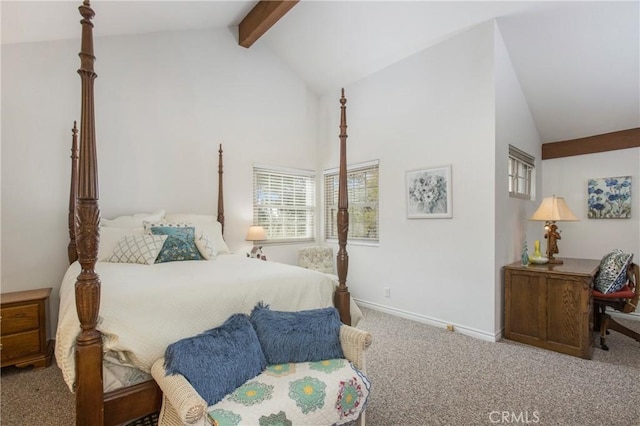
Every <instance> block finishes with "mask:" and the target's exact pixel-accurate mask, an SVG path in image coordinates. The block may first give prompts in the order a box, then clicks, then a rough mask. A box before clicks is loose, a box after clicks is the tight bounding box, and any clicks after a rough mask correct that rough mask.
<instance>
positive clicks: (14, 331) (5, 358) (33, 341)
mask: <svg viewBox="0 0 640 426" xmlns="http://www.w3.org/2000/svg"><path fill="white" fill-rule="evenodd" d="M50 294H51V288H41V289H37V290H27V291H17V292H15V293H3V294H2V295H0V301H1V304H2V306H1V307H0V360H1V364H2V365H1V366H2V367H5V366H8V365H15V366H17V367H26V366H29V365H33V366H34V367H47V366H48V365H49V364H51V354H52V352H53V345H52V342H51V341H48V340H47V330H48V325H49V312H48V311H49V306H48V305H49V295H50Z"/></svg>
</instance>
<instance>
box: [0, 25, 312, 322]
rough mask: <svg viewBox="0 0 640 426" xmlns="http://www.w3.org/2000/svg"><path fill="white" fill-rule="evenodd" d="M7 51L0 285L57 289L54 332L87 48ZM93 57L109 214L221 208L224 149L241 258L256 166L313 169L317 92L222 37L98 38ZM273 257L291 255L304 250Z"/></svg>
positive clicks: (271, 60) (280, 250)
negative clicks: (221, 153) (75, 127)
mask: <svg viewBox="0 0 640 426" xmlns="http://www.w3.org/2000/svg"><path fill="white" fill-rule="evenodd" d="M79 33H80V26H78V34H79ZM2 50H3V51H2V55H3V57H2V255H3V256H2V291H3V292H8V291H18V290H25V289H32V288H39V287H53V288H54V293H53V295H52V306H51V308H52V309H51V311H52V314H53V315H52V316H53V318H52V326H55V324H56V322H57V318H56V313H57V298H58V291H57V290H58V287H59V285H60V281H61V279H62V275H63V273H64V271H65V269H66V266H67V255H66V245H67V242H68V234H67V206H68V202H69V201H68V200H69V198H68V197H69V195H68V194H69V173H70V161H69V153H70V151H69V149H70V146H71V131H70V129H71V126H72V122H73V120H79V109H80V78H79V76H78V75H77V74H76V70H77V69H78V68H79V59H78V55H77V54H78V51H79V40H72V41H59V42H47V43H27V44H17V45H3V47H2ZM95 52H96V56H97V61H96V64H95V68H96V72H97V74H98V78H97V80H96V118H97V120H96V121H97V123H96V128H97V143H98V161H99V176H100V189H101V192H100V207H101V211H102V215H103V216H104V217H112V216H115V215H120V214H131V213H134V212H144V211H151V210H154V209H157V208H164V209H166V210H167V211H169V212H191V213H204V214H215V213H216V200H217V192H218V191H217V188H218V187H217V149H218V144H219V143H222V144H223V145H224V150H225V188H224V189H225V212H226V228H225V236H226V238H227V241H228V242H229V245H230V247H231V248H232V250H238V251H242V250H243V249H244V248H245V247H246V246H247V245H248V244H247V242H245V241H244V236H245V233H246V230H247V229H248V227H249V225H250V224H251V222H252V219H253V217H252V216H253V207H252V177H251V176H252V173H251V170H252V164H253V163H254V162H260V163H266V164H273V165H280V166H289V167H300V168H308V169H314V168H315V167H316V160H315V158H314V155H313V154H314V153H315V149H316V146H317V145H316V120H317V111H316V108H317V98H316V96H315V95H313V94H311V93H310V92H309V91H308V90H307V89H306V86H305V84H304V83H303V82H302V81H300V80H299V79H298V78H297V77H296V75H294V74H293V73H292V72H291V71H290V70H289V69H288V68H287V67H286V66H285V65H283V63H282V62H281V61H280V60H279V59H277V58H276V57H275V56H274V55H273V54H272V53H271V52H270V51H269V50H268V48H267V47H265V46H264V45H263V46H261V47H259V48H258V47H256V48H252V49H244V48H241V47H239V46H238V45H237V42H236V40H235V37H234V36H233V35H232V34H231V32H230V31H228V30H226V29H220V30H200V31H187V32H170V33H157V34H150V35H138V36H126V37H107V38H97V39H96V40H95ZM266 251H267V255H268V256H269V257H270V259H273V260H280V261H287V262H291V263H293V262H294V261H295V259H296V254H295V253H296V246H283V247H277V248H276V247H274V248H273V250H272V249H267V250H266ZM52 330H54V328H52Z"/></svg>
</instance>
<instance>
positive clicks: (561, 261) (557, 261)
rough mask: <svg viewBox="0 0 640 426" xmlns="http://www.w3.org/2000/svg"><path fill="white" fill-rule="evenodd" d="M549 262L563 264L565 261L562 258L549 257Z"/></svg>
mask: <svg viewBox="0 0 640 426" xmlns="http://www.w3.org/2000/svg"><path fill="white" fill-rule="evenodd" d="M547 263H550V264H552V265H562V264H563V263H564V262H563V260H562V259H556V258H555V257H552V258H549V261H548V262H547Z"/></svg>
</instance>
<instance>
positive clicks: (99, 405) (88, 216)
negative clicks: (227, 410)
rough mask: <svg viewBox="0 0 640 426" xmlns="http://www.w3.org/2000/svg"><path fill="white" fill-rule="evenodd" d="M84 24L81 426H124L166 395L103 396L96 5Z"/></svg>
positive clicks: (79, 166) (344, 261)
mask: <svg viewBox="0 0 640 426" xmlns="http://www.w3.org/2000/svg"><path fill="white" fill-rule="evenodd" d="M79 10H80V15H82V20H81V21H80V23H81V25H82V42H81V50H80V69H79V70H78V74H80V79H81V82H82V105H81V118H80V138H79V140H80V143H79V145H78V129H77V127H76V123H75V122H74V126H73V130H72V134H73V137H72V139H73V144H72V148H71V164H72V167H71V190H70V197H69V240H70V241H69V245H68V255H69V262H70V263H72V262H74V261H76V260H78V261H79V262H80V265H81V272H80V274H79V275H78V278H77V281H76V285H75V298H76V309H77V312H78V319H79V320H80V328H81V330H80V333H79V334H78V337H77V338H76V350H75V362H76V384H75V394H76V424H77V425H92V426H93V425H119V424H126V423H127V422H129V421H132V420H135V419H138V418H140V417H143V416H145V415H148V414H150V413H153V412H156V411H159V409H160V405H161V397H162V393H161V391H160V389H159V388H158V386H157V385H156V383H155V381H153V380H151V381H147V382H144V383H140V384H137V385H134V386H129V387H126V388H123V389H118V390H116V391H112V392H107V393H105V392H104V391H103V377H102V360H103V347H102V335H101V334H100V332H99V331H98V330H96V323H97V320H98V310H99V307H100V278H99V276H98V274H97V273H96V271H95V264H96V260H97V257H98V242H99V238H100V235H99V234H100V229H99V223H100V209H99V207H98V198H99V197H98V195H99V187H98V162H97V152H96V135H95V110H94V80H95V78H96V77H97V75H96V73H95V72H94V68H93V64H94V62H95V59H96V58H95V56H94V52H93V23H92V22H91V20H92V19H93V17H94V16H95V13H94V11H93V10H92V9H91V6H90V2H89V1H88V0H86V1H84V2H83V4H82V5H81V6H80V7H79ZM346 102H347V100H346V99H345V97H344V89H343V90H342V95H341V98H340V104H341V106H340V109H341V111H340V172H339V173H340V177H339V202H338V217H337V224H338V244H339V250H338V254H337V258H336V262H337V272H338V279H339V285H338V288H337V289H336V292H335V294H334V304H335V306H336V308H337V309H338V310H339V312H340V319H341V320H342V322H343V323H345V324H349V325H350V324H351V315H350V310H349V306H350V305H349V304H350V294H349V290H348V288H347V285H346V278H347V269H348V262H349V256H348V254H347V250H346V245H347V232H348V230H349V213H348V211H347V208H348V201H347V180H346V171H347V161H346V141H347V133H346V131H347V124H346ZM218 154H219V155H218V162H219V163H218V176H219V181H218V221H219V222H220V223H221V224H222V226H223V230H224V203H223V191H222V174H223V170H222V146H220V149H219V151H218Z"/></svg>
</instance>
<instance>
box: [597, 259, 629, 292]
mask: <svg viewBox="0 0 640 426" xmlns="http://www.w3.org/2000/svg"><path fill="white" fill-rule="evenodd" d="M632 260H633V254H632V253H624V252H623V251H622V250H619V249H615V250H613V251H612V252H610V253H607V254H606V255H605V256H604V257H603V258H602V260H601V261H600V269H599V270H598V274H597V275H596V278H595V288H596V289H597V290H598V291H600V292H601V293H603V294H608V293H615V292H616V291H618V290H620V289H621V288H622V287H623V286H624V285H625V284H626V283H627V269H628V268H629V264H630V263H631V261H632Z"/></svg>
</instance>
